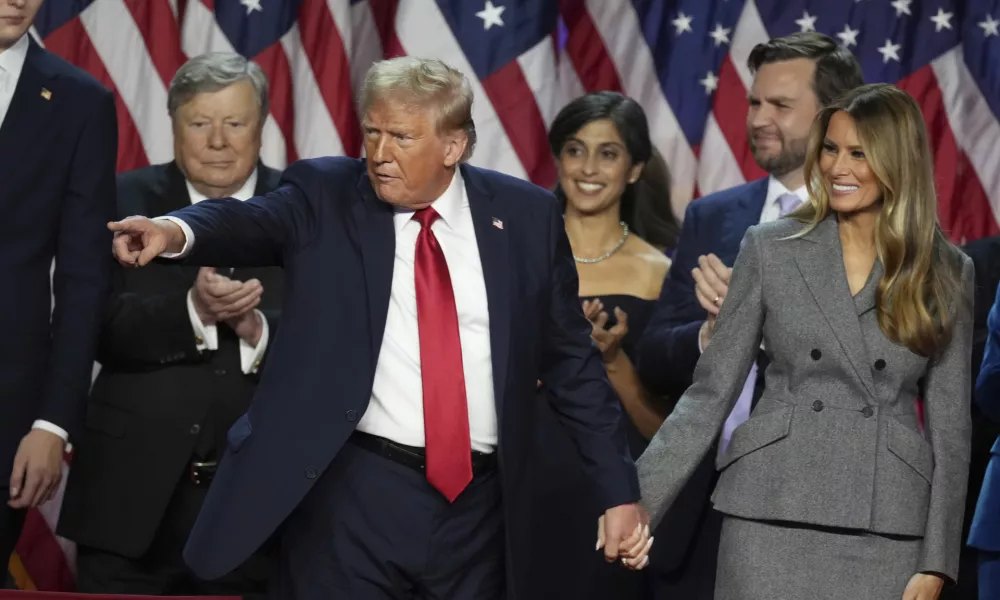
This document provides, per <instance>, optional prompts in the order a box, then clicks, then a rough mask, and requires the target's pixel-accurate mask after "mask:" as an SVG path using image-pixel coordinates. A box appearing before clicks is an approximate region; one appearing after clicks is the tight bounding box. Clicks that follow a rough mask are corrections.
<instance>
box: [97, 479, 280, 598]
mask: <svg viewBox="0 0 1000 600" xmlns="http://www.w3.org/2000/svg"><path fill="white" fill-rule="evenodd" d="M207 491H208V486H205V485H196V484H194V483H193V482H192V481H191V480H190V479H188V478H187V477H184V478H183V479H182V480H181V481H180V482H179V483H178V485H177V488H176V489H175V490H174V495H173V497H172V498H171V499H170V504H169V505H168V506H167V510H166V513H165V514H164V517H163V521H162V522H161V523H160V527H159V529H158V530H157V532H156V535H155V537H154V538H153V542H152V543H151V544H150V547H149V549H148V550H147V551H146V553H145V554H143V555H142V556H141V557H139V558H130V557H125V556H121V555H118V554H114V553H112V552H107V551H105V550H101V549H98V548H93V547H89V546H84V545H80V546H78V547H77V591H78V592H83V593H90V594H137V595H151V596H208V595H211V596H242V597H243V598H245V599H248V600H249V599H253V600H263V599H264V598H265V594H266V592H267V582H268V579H269V578H270V576H271V575H272V574H273V572H274V568H275V564H274V561H273V560H271V559H270V556H269V555H270V553H271V552H272V550H271V549H268V548H264V549H262V550H261V551H260V552H258V553H257V554H254V555H253V556H251V557H250V559H248V560H247V561H246V562H245V563H244V564H243V565H241V566H240V567H238V568H237V569H236V570H234V571H233V572H231V573H229V574H227V575H226V576H224V577H222V578H220V579H216V580H213V581H204V580H201V579H199V578H198V577H197V576H195V574H194V573H192V572H191V570H190V569H189V568H188V567H187V565H186V564H184V558H183V556H182V552H183V550H184V544H185V542H186V541H187V537H188V535H189V534H190V532H191V528H192V527H193V526H194V522H195V519H196V518H197V516H198V511H199V510H200V509H201V505H202V503H203V502H204V500H205V494H206V493H207Z"/></svg>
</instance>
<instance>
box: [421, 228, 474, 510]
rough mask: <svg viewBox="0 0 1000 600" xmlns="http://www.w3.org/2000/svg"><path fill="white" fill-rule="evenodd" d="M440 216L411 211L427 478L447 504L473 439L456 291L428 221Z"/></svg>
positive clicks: (463, 482)
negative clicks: (417, 226) (414, 230)
mask: <svg viewBox="0 0 1000 600" xmlns="http://www.w3.org/2000/svg"><path fill="white" fill-rule="evenodd" d="M438 216H439V215H438V214H437V212H435V211H434V209H433V208H425V209H422V210H418V211H417V212H416V213H415V214H414V215H413V219H414V220H415V221H416V222H418V223H420V233H419V234H418V235H417V249H416V254H415V256H414V259H413V266H414V273H415V277H414V279H415V283H416V289H417V324H418V327H419V330H420V374H421V379H422V380H423V391H424V436H425V438H426V450H425V451H426V455H427V480H428V481H429V482H430V484H431V485H433V486H434V487H435V488H437V489H438V490H439V491H440V492H441V493H442V494H443V495H444V497H445V498H447V499H448V501H449V502H454V501H455V498H457V497H458V495H459V494H461V493H462V490H463V489H465V486H467V485H468V484H469V482H470V481H472V442H471V441H470V439H469V406H468V402H467V401H466V398H465V374H464V371H463V370H462V343H461V340H460V339H459V335H458V311H457V310H456V309H455V294H454V292H453V291H452V289H451V276H450V275H449V274H448V263H447V262H446V261H445V259H444V252H442V251H441V245H440V244H438V241H437V238H436V237H434V232H432V231H431V223H433V222H434V221H435V220H436V219H437V218H438Z"/></svg>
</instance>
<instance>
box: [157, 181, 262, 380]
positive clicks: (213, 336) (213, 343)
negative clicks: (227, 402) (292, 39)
mask: <svg viewBox="0 0 1000 600" xmlns="http://www.w3.org/2000/svg"><path fill="white" fill-rule="evenodd" d="M185 183H186V184H187V191H188V196H190V197H191V204H197V203H199V202H201V201H202V200H207V199H208V198H207V197H206V196H205V195H204V194H202V193H201V192H199V191H198V190H196V189H194V186H193V185H191V182H190V181H187V180H185ZM256 188H257V170H256V169H254V171H253V173H251V174H250V177H249V178H248V179H247V180H246V182H244V184H243V187H241V188H240V189H239V190H237V192H236V193H235V194H233V195H232V197H233V198H236V199H237V200H247V199H249V198H253V196H254V190H255V189H256ZM171 220H173V219H171ZM187 309H188V316H189V317H190V319H191V329H193V330H194V336H195V347H196V348H197V349H198V351H199V352H204V351H205V350H218V349H219V328H218V326H216V325H215V323H212V324H211V325H205V324H204V323H202V322H201V318H199V317H198V312H197V311H196V310H195V308H194V290H191V291H190V292H188V295H187ZM254 312H255V313H257V316H258V317H259V318H260V322H261V323H262V324H263V328H264V331H263V332H262V333H261V335H260V341H258V342H257V346H256V347H254V346H251V345H250V344H248V343H247V342H246V341H244V340H243V339H242V338H241V339H240V367H241V368H242V369H243V373H244V374H247V375H249V374H251V373H256V372H257V369H258V367H260V361H261V359H262V358H263V356H264V351H265V350H266V349H267V342H268V340H269V339H270V332H269V331H268V326H267V319H266V318H264V314H263V313H262V312H260V311H259V310H256V309H254Z"/></svg>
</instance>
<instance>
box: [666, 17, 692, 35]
mask: <svg viewBox="0 0 1000 600" xmlns="http://www.w3.org/2000/svg"><path fill="white" fill-rule="evenodd" d="M693 20H694V17H689V16H687V15H686V14H684V13H677V18H676V19H674V20H673V21H671V22H672V23H673V24H674V27H676V28H677V35H680V34H682V33H684V32H685V31H691V21H693Z"/></svg>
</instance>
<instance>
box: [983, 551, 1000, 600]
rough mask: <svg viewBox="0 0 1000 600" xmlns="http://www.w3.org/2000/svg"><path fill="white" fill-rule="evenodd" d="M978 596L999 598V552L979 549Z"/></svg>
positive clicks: (991, 599)
mask: <svg viewBox="0 0 1000 600" xmlns="http://www.w3.org/2000/svg"><path fill="white" fill-rule="evenodd" d="M978 575H979V598H980V600H994V599H996V598H1000V552H988V551H986V550H980V551H979V569H978Z"/></svg>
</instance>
